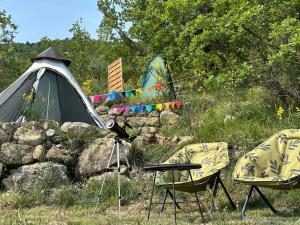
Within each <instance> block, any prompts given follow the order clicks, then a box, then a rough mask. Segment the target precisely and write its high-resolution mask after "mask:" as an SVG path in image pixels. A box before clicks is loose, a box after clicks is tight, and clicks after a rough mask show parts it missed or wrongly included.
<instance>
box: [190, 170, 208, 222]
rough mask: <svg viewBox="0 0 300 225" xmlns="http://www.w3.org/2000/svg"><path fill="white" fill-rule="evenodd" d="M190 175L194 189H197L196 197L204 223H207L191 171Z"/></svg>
mask: <svg viewBox="0 0 300 225" xmlns="http://www.w3.org/2000/svg"><path fill="white" fill-rule="evenodd" d="M189 175H190V178H191V181H192V184H193V188H194V189H195V196H196V200H197V203H198V207H199V211H200V215H201V218H202V221H203V223H205V219H204V216H203V212H202V208H201V205H200V202H199V198H198V194H197V191H196V186H195V183H194V180H193V177H192V174H191V171H190V170H189Z"/></svg>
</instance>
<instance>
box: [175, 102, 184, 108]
mask: <svg viewBox="0 0 300 225" xmlns="http://www.w3.org/2000/svg"><path fill="white" fill-rule="evenodd" d="M175 105H176V107H177V108H179V107H180V106H182V105H183V104H182V102H180V101H176V102H175Z"/></svg>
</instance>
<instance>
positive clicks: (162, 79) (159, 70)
mask: <svg viewBox="0 0 300 225" xmlns="http://www.w3.org/2000/svg"><path fill="white" fill-rule="evenodd" d="M140 82H141V85H142V89H143V94H144V96H145V97H154V96H156V95H161V94H162V95H164V96H165V97H167V98H168V99H175V98H176V96H175V91H174V86H173V82H172V77H171V75H170V73H169V70H168V66H167V63H166V60H165V59H163V58H162V57H160V56H153V57H152V59H151V60H150V62H149V63H148V66H147V70H146V72H145V73H144V74H143V76H142V77H141V79H140ZM159 83H166V84H167V87H166V88H164V89H163V90H162V91H160V92H158V91H156V90H155V89H152V90H151V91H149V90H148V88H149V87H152V86H154V85H155V84H159Z"/></svg>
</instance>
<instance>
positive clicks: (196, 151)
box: [157, 142, 229, 184]
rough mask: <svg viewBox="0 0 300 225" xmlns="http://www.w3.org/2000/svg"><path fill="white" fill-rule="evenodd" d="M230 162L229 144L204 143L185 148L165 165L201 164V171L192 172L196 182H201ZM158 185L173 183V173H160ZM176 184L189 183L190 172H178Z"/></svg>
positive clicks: (176, 173)
mask: <svg viewBox="0 0 300 225" xmlns="http://www.w3.org/2000/svg"><path fill="white" fill-rule="evenodd" d="M228 162H229V157H228V144H227V143H225V142H219V143H202V144H192V145H188V146H185V147H184V148H183V149H181V150H180V151H178V152H176V153H175V154H174V155H173V156H172V157H170V158H169V159H168V160H167V161H165V162H164V164H169V163H198V164H201V166H202V168H201V169H195V170H191V174H192V177H193V180H194V181H199V180H201V179H203V178H206V177H209V176H211V175H213V174H215V173H217V172H218V171H220V170H221V169H222V168H224V167H225V166H226V165H227V164H228ZM157 181H158V182H157V183H160V184H161V183H169V182H171V181H172V174H171V172H164V173H159V174H158V176H157ZM175 181H176V182H188V181H190V178H189V176H188V171H176V172H175Z"/></svg>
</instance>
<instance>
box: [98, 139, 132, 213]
mask: <svg viewBox="0 0 300 225" xmlns="http://www.w3.org/2000/svg"><path fill="white" fill-rule="evenodd" d="M122 147H123V145H122V142H121V138H120V136H119V135H118V134H117V135H116V136H115V143H114V145H113V148H112V151H111V154H110V157H109V161H108V163H107V166H106V168H105V172H106V173H105V174H104V178H103V182H102V185H101V189H100V192H99V196H98V199H97V203H96V209H97V208H98V204H99V201H100V198H101V196H102V191H103V187H104V185H105V182H106V176H107V172H109V171H115V170H117V174H118V201H119V217H120V211H121V181H120V169H121V167H120V166H121V165H120V154H123V157H124V159H125V162H126V166H127V168H128V170H129V171H128V173H129V177H131V173H130V171H131V166H130V164H129V161H128V159H127V157H126V154H125V151H124V149H123V148H122ZM115 153H116V155H117V167H112V166H111V161H112V158H113V155H114V154H115Z"/></svg>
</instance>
